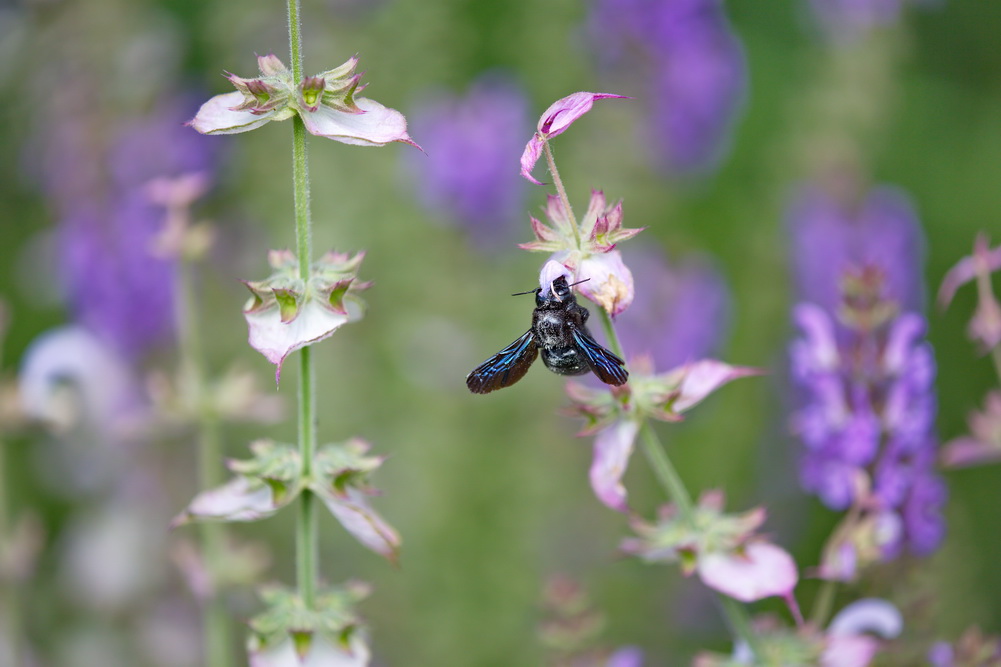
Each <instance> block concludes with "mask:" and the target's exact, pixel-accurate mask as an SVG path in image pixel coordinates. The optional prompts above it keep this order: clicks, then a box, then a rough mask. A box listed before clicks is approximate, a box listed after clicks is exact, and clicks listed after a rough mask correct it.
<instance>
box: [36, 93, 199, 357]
mask: <svg viewBox="0 0 1001 667" xmlns="http://www.w3.org/2000/svg"><path fill="white" fill-rule="evenodd" d="M184 115H185V114H184V113H183V112H182V110H181V109H180V108H178V107H175V108H169V107H168V108H165V109H161V110H159V111H157V112H155V113H153V114H151V115H149V116H147V117H145V118H141V119H138V120H137V121H136V122H134V123H132V124H130V125H127V126H126V127H125V128H124V129H123V130H122V131H121V133H120V134H119V135H117V136H116V137H115V138H114V141H113V143H112V144H111V145H110V146H107V147H102V148H99V149H97V152H98V154H99V155H100V154H106V155H107V156H108V157H107V158H106V161H107V163H108V164H109V165H110V167H109V168H110V173H108V174H106V179H105V182H104V184H103V187H100V188H97V189H92V190H89V191H83V190H77V189H73V190H67V191H62V190H60V189H59V188H58V186H57V187H53V188H52V191H53V193H54V194H55V195H56V202H57V206H58V208H59V209H60V213H61V215H62V220H61V222H60V224H59V227H58V228H57V230H56V243H57V256H58V257H59V277H60V280H61V282H62V285H63V289H64V291H65V293H66V297H67V300H68V302H69V304H70V308H71V310H72V312H73V315H74V318H75V319H76V320H77V321H78V322H80V323H81V324H83V325H84V326H86V327H87V328H89V329H90V330H92V331H94V332H95V333H96V334H98V335H99V336H100V337H101V338H103V339H104V340H106V341H107V342H109V343H110V344H112V345H113V346H115V348H116V349H118V350H119V351H121V352H122V353H123V354H124V355H125V356H126V357H129V358H135V357H137V356H139V355H141V354H142V353H144V352H145V351H147V350H148V349H149V347H150V346H151V345H153V344H155V343H156V342H159V341H161V340H163V339H164V338H165V337H166V336H167V335H169V334H170V332H171V329H172V326H173V310H172V305H171V304H172V281H173V263H172V262H171V261H168V260H166V259H164V258H160V257H156V256H154V255H153V253H152V252H151V250H152V247H153V244H154V239H155V238H156V236H157V235H158V234H159V233H160V232H161V231H162V227H163V224H164V212H163V209H162V207H160V206H158V205H156V204H155V203H154V202H152V201H151V200H150V198H149V195H148V192H147V189H146V184H147V182H148V181H149V180H150V179H152V178H155V177H158V176H176V175H178V174H180V173H184V172H190V171H203V172H207V171H211V170H212V167H213V165H214V163H215V161H216V160H215V151H214V150H213V149H212V148H211V147H210V146H208V145H207V142H206V141H205V140H204V139H203V138H202V137H200V136H198V135H195V134H193V133H191V132H188V131H186V130H185V129H184V128H183V127H182V126H181V122H182V121H183V119H184ZM63 195H65V196H63Z"/></svg>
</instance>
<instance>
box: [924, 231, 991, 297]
mask: <svg viewBox="0 0 1001 667" xmlns="http://www.w3.org/2000/svg"><path fill="white" fill-rule="evenodd" d="M999 269H1001V245H999V246H998V247H996V248H994V249H991V248H990V246H989V243H988V240H987V237H986V236H985V235H984V234H979V235H977V240H976V241H975V242H974V244H973V254H972V255H967V256H966V257H964V258H962V259H961V260H959V261H958V262H957V263H956V265H955V266H953V267H952V268H951V269H949V272H948V273H946V274H945V278H943V279H942V286H941V287H940V288H939V290H938V305H939V306H940V307H942V308H945V307H946V306H948V305H949V303H950V302H951V301H952V297H953V296H955V294H956V290H957V289H959V287H960V286H962V285H964V284H966V283H968V282H970V281H971V280H973V279H974V278H975V277H976V276H977V272H978V271H985V272H987V273H991V272H994V271H997V270H999Z"/></svg>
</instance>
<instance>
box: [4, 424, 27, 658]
mask: <svg viewBox="0 0 1001 667" xmlns="http://www.w3.org/2000/svg"><path fill="white" fill-rule="evenodd" d="M9 488H10V487H9V486H8V484H7V443H6V442H4V441H3V440H0V540H3V542H4V543H6V542H7V541H8V540H9V539H10V537H11V534H10V530H11V521H10V513H9V511H10V510H9V506H8V504H7V489H9ZM17 586H18V582H17V581H13V580H11V581H8V582H7V585H6V587H5V588H4V590H2V591H0V601H2V607H0V615H2V617H3V624H4V627H3V628H2V629H0V635H2V636H3V637H4V638H5V639H6V640H7V642H6V643H7V645H6V651H4V650H2V649H0V662H3V661H4V660H9V661H10V664H12V665H20V664H23V662H24V660H23V655H22V650H21V648H22V647H21V640H22V634H23V631H22V624H21V621H22V619H21V600H20V599H19V598H20V596H19V595H18V590H17Z"/></svg>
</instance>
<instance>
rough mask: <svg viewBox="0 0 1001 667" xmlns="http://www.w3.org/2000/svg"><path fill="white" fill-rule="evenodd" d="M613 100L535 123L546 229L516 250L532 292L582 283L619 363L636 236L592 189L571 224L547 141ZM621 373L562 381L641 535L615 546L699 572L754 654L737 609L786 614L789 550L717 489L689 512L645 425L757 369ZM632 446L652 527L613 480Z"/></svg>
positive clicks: (646, 368)
mask: <svg viewBox="0 0 1001 667" xmlns="http://www.w3.org/2000/svg"><path fill="white" fill-rule="evenodd" d="M622 97H623V96H621V95H613V94H607V93H589V92H579V93H574V94H572V95H569V96H567V97H565V98H563V99H560V100H557V101H556V102H555V103H553V104H552V105H551V106H550V107H549V108H548V109H547V110H546V111H545V112H544V113H543V114H542V117H541V118H540V119H539V123H538V125H537V130H536V132H535V134H534V135H533V137H532V138H531V140H530V141H529V142H528V144H527V145H526V147H525V151H524V153H523V155H522V160H521V167H522V175H523V176H524V177H525V178H526V179H528V180H530V181H532V182H533V183H539V181H538V180H536V179H535V178H534V177H533V176H532V170H533V168H534V166H535V164H536V163H537V162H538V160H539V159H540V158H541V157H542V155H543V154H544V155H545V157H546V162H547V164H548V166H549V173H550V175H551V177H552V179H553V183H554V185H555V188H556V193H557V194H556V195H550V196H549V197H548V200H547V203H546V207H545V213H546V217H547V218H548V221H547V222H542V221H540V220H538V219H536V218H534V217H533V218H532V219H531V225H532V230H533V232H534V235H535V240H533V241H531V242H529V243H525V244H522V245H521V247H522V248H523V249H526V250H531V251H539V252H548V253H550V256H549V259H548V261H546V262H545V263H544V265H543V267H542V270H541V272H540V278H539V290H540V294H542V295H546V294H548V293H550V291H552V290H554V287H553V284H554V281H556V280H557V279H558V278H560V277H565V278H566V280H567V281H568V282H574V283H576V282H578V281H583V282H580V285H579V291H580V293H581V294H582V295H583V296H585V297H586V298H588V299H589V300H591V301H593V302H594V303H595V304H597V305H598V306H599V308H598V316H599V319H600V322H601V325H602V328H603V330H604V333H605V337H606V338H607V340H608V343H609V347H610V348H611V350H612V351H613V352H614V353H615V354H616V355H618V356H619V357H621V358H626V357H625V356H624V355H625V353H624V351H623V349H622V346H621V345H620V343H619V339H618V337H617V335H616V330H615V327H614V325H613V318H614V317H615V316H617V315H620V314H621V313H623V312H625V311H626V310H627V309H628V308H629V307H630V305H631V304H632V303H633V300H634V297H635V294H636V281H635V279H634V276H633V274H632V272H631V271H630V270H629V267H628V266H626V264H625V263H624V261H623V259H622V254H621V252H620V251H619V249H618V248H617V246H618V244H619V243H620V242H624V241H627V240H629V239H631V238H633V237H635V236H636V235H637V234H639V233H640V232H641V231H642V229H636V228H627V227H625V226H624V225H623V221H624V213H623V204H622V202H616V203H614V204H609V203H608V202H607V200H606V198H605V195H604V193H602V192H601V191H592V193H591V198H590V201H589V203H588V206H587V209H586V212H585V213H584V215H583V216H582V217H581V219H580V221H579V222H578V219H577V217H576V216H575V215H574V212H573V208H572V206H571V204H570V199H569V196H568V194H567V191H566V188H565V187H564V184H563V182H562V180H561V178H560V175H559V171H558V170H557V168H556V162H555V158H554V154H553V150H552V146H551V142H552V140H553V138H555V137H556V136H558V135H560V134H562V133H563V132H565V131H566V130H567V129H568V128H569V127H570V125H571V124H572V123H573V122H575V121H576V120H578V119H579V118H580V117H581V116H583V115H584V114H585V113H587V112H588V111H589V110H590V109H591V108H592V106H593V104H594V103H595V102H597V101H600V100H607V99H615V98H620V99H621V98H622ZM629 371H630V376H629V381H628V383H626V384H624V385H622V386H616V387H602V388H598V389H596V388H593V387H590V386H586V385H584V384H582V383H577V382H570V383H568V384H567V392H568V394H569V396H570V399H571V401H572V403H573V404H574V410H575V412H576V413H577V414H579V415H580V416H582V417H583V418H584V419H585V422H586V424H585V428H584V430H583V431H582V432H581V435H594V436H595V441H594V460H593V463H592V466H591V471H590V479H591V485H592V488H593V489H594V492H595V495H596V496H597V498H598V500H599V501H600V502H602V503H603V504H605V505H606V506H608V507H609V508H611V509H613V510H616V511H619V512H627V513H629V514H630V515H631V516H633V517H634V518H633V525H634V528H635V530H636V531H637V533H638V537H636V538H633V539H629V540H626V542H625V543H624V544H623V548H624V550H625V551H626V552H627V553H631V554H634V555H637V556H640V557H641V558H643V559H644V560H647V561H650V562H657V561H659V562H671V563H678V564H679V565H680V566H681V567H682V570H683V571H684V572H685V573H686V574H692V573H696V572H697V573H698V575H699V577H700V578H701V579H702V581H703V582H704V583H705V584H706V585H708V586H709V587H711V588H713V589H714V590H716V591H718V592H720V593H722V595H721V597H720V600H721V603H722V608H723V611H724V613H725V615H726V618H727V620H728V622H729V624H730V626H731V629H732V631H733V632H734V633H735V635H736V636H738V637H741V638H742V639H743V641H744V642H745V643H746V645H747V646H749V647H751V649H750V650H752V651H755V650H756V648H757V640H756V637H755V635H754V633H753V631H752V629H751V626H750V624H749V622H748V618H747V614H746V611H745V610H744V609H743V608H742V607H741V606H740V604H739V603H738V601H742V602H750V601H754V600H759V599H762V598H765V597H770V596H775V595H778V596H782V597H784V598H786V599H787V600H789V601H790V604H791V605H793V606H794V602H793V601H792V590H793V588H794V586H795V585H796V582H797V580H798V572H797V569H796V566H795V563H794V562H793V560H792V558H791V557H790V556H789V554H788V553H786V552H785V551H784V550H783V549H781V548H780V547H778V546H776V545H774V544H772V543H771V542H769V541H768V540H767V539H765V538H764V537H763V536H761V535H760V534H759V533H758V532H757V531H758V528H759V527H760V526H761V524H762V522H763V521H764V519H765V512H764V510H763V509H757V510H752V511H750V512H746V513H743V514H726V513H725V512H724V502H723V494H722V493H719V492H710V493H707V494H704V495H703V497H702V498H701V499H700V501H699V502H698V504H696V503H695V502H694V501H693V500H692V497H691V495H690V493H689V491H688V490H687V488H686V486H685V484H684V483H683V481H682V479H681V477H680V476H679V474H678V472H677V471H676V470H675V468H674V466H673V465H672V464H671V461H670V459H669V458H668V457H667V455H666V454H665V452H664V449H663V447H662V445H661V443H660V441H659V440H658V437H657V435H656V432H655V431H654V429H653V428H652V426H651V424H650V421H651V420H662V421H680V420H681V419H683V415H684V413H685V412H687V411H688V410H689V409H691V408H693V407H694V406H695V405H697V404H698V403H700V402H701V401H702V400H704V399H705V398H706V397H707V396H708V395H709V394H711V393H712V392H713V391H715V390H716V389H718V388H719V387H721V386H722V385H724V384H726V383H728V382H730V381H732V380H734V379H737V378H741V377H746V376H749V375H754V374H757V373H758V371H757V370H755V369H751V368H745V367H735V366H730V365H728V364H725V363H723V362H720V361H716V360H712V359H701V360H693V361H689V362H687V363H685V364H683V365H682V366H680V367H677V368H674V369H673V370H667V371H666V372H659V373H658V372H657V370H656V369H655V368H654V367H653V366H652V363H651V362H649V361H644V360H642V359H641V358H631V362H630V367H629ZM637 437H641V441H642V444H643V448H644V452H645V453H646V455H647V457H648V459H649V461H650V464H651V466H652V468H653V472H654V474H655V475H656V476H657V478H658V480H659V481H660V483H661V484H662V486H663V487H664V490H665V492H666V494H667V496H668V498H669V499H670V500H671V504H670V505H669V506H665V507H664V508H663V509H662V510H661V512H660V515H659V518H658V519H657V520H655V521H653V522H646V521H644V520H642V519H640V518H639V517H638V515H637V514H635V513H634V512H633V511H632V510H631V509H630V507H629V504H628V498H627V492H626V489H625V487H624V485H623V483H622V477H623V474H624V472H625V470H626V467H627V465H628V463H629V459H630V457H631V454H632V451H633V447H634V443H635V441H636V439H637Z"/></svg>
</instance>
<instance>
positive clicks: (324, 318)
mask: <svg viewBox="0 0 1001 667" xmlns="http://www.w3.org/2000/svg"><path fill="white" fill-rule="evenodd" d="M364 257H365V253H363V252H360V253H357V254H355V255H353V256H350V255H347V254H341V253H335V252H328V253H327V254H325V255H324V256H323V257H321V258H320V259H319V260H318V261H316V262H314V263H313V265H312V266H311V268H310V273H309V277H308V278H307V279H305V280H304V279H303V278H301V277H300V272H299V261H298V259H297V258H296V256H295V255H294V254H293V253H292V252H291V251H289V250H272V251H271V252H270V253H269V255H268V262H269V264H271V268H272V269H273V270H274V272H273V273H272V274H271V276H269V277H268V278H266V279H265V280H261V281H244V284H245V285H246V286H247V288H248V289H249V290H250V292H251V294H252V297H251V299H250V300H249V301H248V302H247V304H246V305H245V306H244V308H243V316H244V318H245V319H246V321H247V326H248V327H249V330H250V338H249V342H250V346H251V347H253V348H254V349H255V350H257V351H258V352H260V353H261V354H263V355H264V356H265V357H266V358H267V360H268V361H270V362H271V363H273V364H275V365H276V366H277V368H276V371H275V382H278V380H279V379H280V377H281V367H282V363H283V362H284V360H285V358H286V357H287V356H288V355H289V354H290V353H291V352H293V351H294V350H298V349H299V348H302V347H305V346H307V345H310V344H312V343H316V342H318V341H321V340H323V339H324V338H327V337H328V336H330V335H331V334H332V333H333V332H334V331H336V330H337V329H339V328H340V327H341V326H342V325H343V324H346V323H348V322H354V321H357V320H358V319H360V318H361V316H362V313H363V311H364V302H363V301H362V300H361V299H360V298H359V297H358V295H357V293H358V292H360V291H361V290H364V289H367V288H368V287H370V286H371V283H367V282H361V281H358V280H357V274H358V268H359V266H360V265H361V262H362V260H363V259H364Z"/></svg>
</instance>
